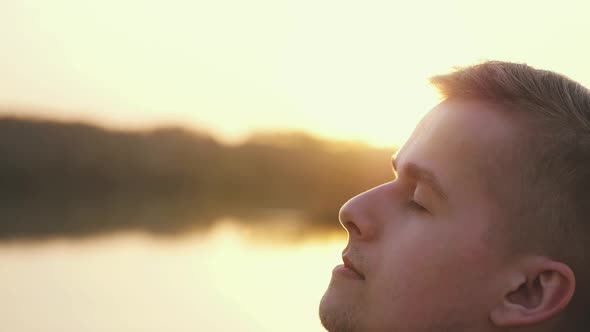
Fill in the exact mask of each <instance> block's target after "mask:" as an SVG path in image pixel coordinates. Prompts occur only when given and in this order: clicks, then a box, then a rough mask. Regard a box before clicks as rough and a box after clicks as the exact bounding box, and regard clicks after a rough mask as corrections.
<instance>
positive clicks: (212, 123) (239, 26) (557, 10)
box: [0, 0, 590, 146]
mask: <svg viewBox="0 0 590 332" xmlns="http://www.w3.org/2000/svg"><path fill="white" fill-rule="evenodd" d="M544 4H551V5H544ZM553 4H555V2H553V1H545V2H543V1H538V0H536V1H506V0H500V1H494V2H489V1H486V2H478V1H467V0H465V1H462V0H455V1H391V0H388V1H342V0H340V1H335V0H329V1H323V0H292V1H277V0H272V1H271V0H250V1H239V0H217V1H181V0H167V1H139V0H136V1H135V0H101V1H80V0H52V1H46V0H19V1H2V2H0V41H1V44H0V113H3V114H7V113H11V114H15V113H16V114H19V115H37V116H42V117H51V118H57V119H68V120H72V119H73V120H84V121H91V122H94V123H98V124H101V125H105V126H109V127H116V128H145V127H153V126H157V125H183V126H187V127H191V128H202V129H205V130H206V131H208V132H211V133H213V134H215V135H217V136H218V137H220V138H224V139H228V140H236V139H240V138H242V137H244V135H247V134H248V133H250V132H252V131H256V130H266V129H273V130H283V129H296V130H305V131H309V132H312V133H315V134H317V135H321V136H324V137H329V138H342V139H361V140H365V141H368V142H370V143H372V144H375V145H381V146H391V145H396V144H399V143H401V142H402V141H403V139H404V138H405V137H406V136H407V135H408V133H409V132H410V131H411V130H412V129H413V126H414V125H415V123H416V122H417V120H418V119H419V118H420V116H421V115H422V114H424V112H426V111H428V109H429V108H430V107H431V106H432V105H434V104H435V103H436V95H435V93H434V91H433V90H432V89H431V87H430V86H429V85H428V84H427V77H428V76H431V75H433V74H437V73H443V72H447V71H449V70H450V69H451V68H452V67H453V66H457V65H467V64H471V63H475V62H477V61H481V60H484V59H498V60H509V61H516V62H526V63H528V64H530V65H533V66H537V67H542V68H545V69H551V70H556V71H559V72H562V73H564V74H566V75H568V76H570V77H572V78H573V79H576V80H578V81H580V82H581V83H583V84H584V85H586V86H590V61H589V59H590V45H589V44H588V42H587V40H588V35H589V33H590V20H589V19H588V18H587V16H588V13H589V12H590V2H588V1H583V0H580V1H560V2H559V3H558V6H556V5H553Z"/></svg>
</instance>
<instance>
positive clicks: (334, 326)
mask: <svg viewBox="0 0 590 332" xmlns="http://www.w3.org/2000/svg"><path fill="white" fill-rule="evenodd" d="M339 295H342V294H338V292H337V291H336V290H335V289H333V287H332V285H330V287H328V290H326V293H325V294H324V296H323V297H322V300H321V301H320V307H319V315H320V321H321V322H322V325H323V326H324V328H325V329H326V330H328V331H329V332H358V331H361V330H359V329H357V328H356V327H355V326H356V324H355V323H356V320H355V319H354V316H355V315H354V314H355V313H357V312H355V311H354V310H353V309H354V306H355V305H354V304H353V303H352V302H351V301H350V299H345V298H342V296H339ZM357 305H358V304H357Z"/></svg>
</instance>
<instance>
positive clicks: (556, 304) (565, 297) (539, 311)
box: [490, 259, 575, 327]
mask: <svg viewBox="0 0 590 332" xmlns="http://www.w3.org/2000/svg"><path fill="white" fill-rule="evenodd" d="M522 276H523V278H518V279H520V280H518V279H517V278H515V280H516V281H517V282H516V283H517V284H516V285H513V286H514V287H512V289H511V290H510V291H509V292H507V294H505V295H504V298H503V301H502V302H501V303H499V304H498V305H497V306H496V307H495V308H493V310H492V312H491V313H490V319H491V321H492V322H493V323H494V324H495V325H497V326H501V327H509V326H523V325H528V324H536V323H540V322H542V321H545V320H547V319H549V318H551V317H554V316H555V315H557V314H558V313H559V312H561V311H562V310H563V309H564V308H565V307H566V306H567V304H568V303H569V302H570V300H571V298H572V296H573V294H574V289H575V277H574V273H573V271H572V270H571V269H570V268H569V266H567V265H566V264H563V263H561V262H556V261H552V260H549V259H540V260H537V261H535V262H534V263H533V264H530V266H528V268H526V270H525V271H523V274H522Z"/></svg>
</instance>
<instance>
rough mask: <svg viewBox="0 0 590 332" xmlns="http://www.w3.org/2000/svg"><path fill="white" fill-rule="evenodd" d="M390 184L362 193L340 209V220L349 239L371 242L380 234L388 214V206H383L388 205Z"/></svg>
mask: <svg viewBox="0 0 590 332" xmlns="http://www.w3.org/2000/svg"><path fill="white" fill-rule="evenodd" d="M388 184H389V183H385V184H382V185H380V186H378V187H375V188H373V189H371V190H369V191H366V192H364V193H361V194H359V195H357V196H355V197H353V198H351V199H350V200H349V201H348V202H346V203H345V204H344V205H343V206H342V207H341V208H340V212H339V213H338V219H339V220H340V224H341V225H342V227H344V228H345V229H346V231H347V232H348V236H349V238H354V239H356V240H362V241H370V240H372V239H374V238H375V237H376V236H377V235H378V234H379V233H380V229H381V227H382V220H383V219H384V217H386V214H387V209H386V205H383V204H384V203H386V202H385V201H384V198H385V197H384V196H385V195H386V190H387V185H388Z"/></svg>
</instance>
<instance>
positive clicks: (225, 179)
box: [0, 117, 394, 239]
mask: <svg viewBox="0 0 590 332" xmlns="http://www.w3.org/2000/svg"><path fill="white" fill-rule="evenodd" d="M393 152H394V150H393V149H376V148H371V147H369V146H367V145H365V144H361V143H354V142H336V141H327V140H322V139H318V138H315V137H312V136H309V135H307V134H304V133H259V134H255V135H253V136H251V137H250V138H249V139H247V140H246V141H245V142H243V143H241V144H237V145H225V144H221V143H219V142H218V141H216V140H215V139H214V138H213V137H212V136H210V135H208V134H205V133H202V132H196V131H191V130H188V129H183V128H180V127H167V128H159V129H155V130H149V131H147V130H146V131H115V130H107V129H104V128H100V127H97V126H93V125H90V124H84V123H63V122H56V121H50V120H39V119H24V118H14V117H5V118H0V156H1V157H0V238H5V239H6V238H29V237H31V238H38V237H46V236H83V235H93V234H96V233H102V232H111V231H121V230H142V231H148V232H152V233H155V234H176V233H180V232H184V231H186V230H188V229H199V228H204V227H208V226H209V225H210V224H211V223H212V222H214V221H215V220H218V219H219V218H221V217H232V216H233V217H237V218H239V219H240V220H257V218H260V216H262V215H265V216H268V215H273V213H274V212H276V213H279V212H289V211H290V212H293V213H296V214H297V215H298V216H300V219H301V220H302V222H305V225H306V228H309V229H310V230H313V229H320V228H334V227H338V221H337V213H338V209H339V207H340V206H341V205H342V204H343V203H344V202H345V201H346V200H347V199H349V198H350V197H352V196H354V195H355V194H358V193H359V192H362V191H364V190H367V189H369V188H370V187H372V186H375V185H377V184H380V183H383V182H386V181H389V180H390V179H391V170H390V167H389V166H388V165H389V158H390V157H391V154H392V153H393Z"/></svg>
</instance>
